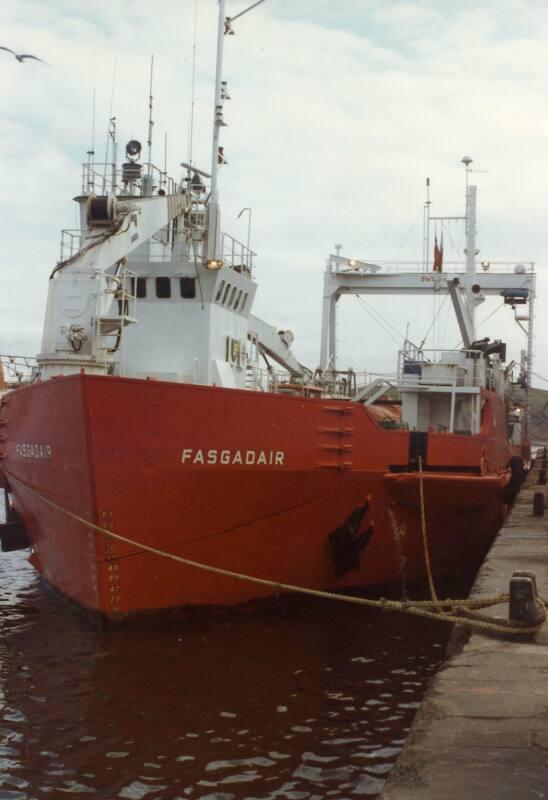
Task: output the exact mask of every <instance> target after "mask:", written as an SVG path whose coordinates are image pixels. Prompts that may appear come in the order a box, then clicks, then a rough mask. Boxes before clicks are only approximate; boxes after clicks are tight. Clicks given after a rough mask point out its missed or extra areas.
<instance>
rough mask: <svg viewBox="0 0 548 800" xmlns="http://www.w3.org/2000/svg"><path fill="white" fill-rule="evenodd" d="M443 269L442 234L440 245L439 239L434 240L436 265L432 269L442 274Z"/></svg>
mask: <svg viewBox="0 0 548 800" xmlns="http://www.w3.org/2000/svg"><path fill="white" fill-rule="evenodd" d="M442 267H443V233H442V234H441V239H440V243H439V245H438V237H437V236H435V238H434V265H433V267H432V269H433V270H434V272H441V271H442Z"/></svg>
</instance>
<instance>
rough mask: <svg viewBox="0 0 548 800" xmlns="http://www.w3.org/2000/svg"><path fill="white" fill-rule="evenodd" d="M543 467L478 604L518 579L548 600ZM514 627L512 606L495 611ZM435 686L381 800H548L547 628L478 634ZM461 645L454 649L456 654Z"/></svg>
mask: <svg viewBox="0 0 548 800" xmlns="http://www.w3.org/2000/svg"><path fill="white" fill-rule="evenodd" d="M540 467H541V461H540V459H539V460H537V462H536V463H535V465H534V466H533V468H532V470H531V472H530V473H529V475H528V477H527V480H526V481H525V483H524V485H523V487H522V489H521V490H520V493H519V495H518V498H517V500H516V502H515V505H514V508H513V510H512V513H511V515H510V516H509V518H508V520H507V521H506V524H505V525H504V527H503V528H502V529H501V531H500V532H499V534H498V536H497V538H496V540H495V542H494V544H493V546H492V548H491V550H490V552H489V554H488V556H487V558H486V560H485V562H484V564H483V566H482V568H481V570H480V572H479V574H478V577H477V579H476V582H475V584H474V588H473V590H472V593H471V596H472V597H481V596H482V595H483V596H496V595H498V594H503V593H507V592H508V585H509V581H510V578H511V576H512V573H513V572H515V571H517V570H528V571H530V572H534V573H535V575H536V580H537V589H538V594H539V595H540V597H542V598H544V600H545V601H546V600H547V598H548V508H547V510H546V513H545V516H534V515H533V496H534V494H535V493H536V492H542V493H543V494H544V498H545V500H546V504H547V506H548V491H547V487H546V486H544V485H539V484H538V480H539V471H540ZM485 613H488V614H489V615H490V616H493V617H495V616H498V617H503V618H505V619H508V606H507V605H499V606H497V607H495V608H493V609H490V610H488V611H486V612H485ZM458 641H459V631H458V630H455V632H454V634H453V637H452V641H451V642H450V650H451V649H453V650H455V651H458V652H457V653H456V654H454V655H452V656H451V657H449V659H448V660H447V661H446V662H445V663H444V665H443V666H442V668H441V669H440V671H439V672H438V673H437V675H436V676H435V678H434V679H433V681H432V684H431V686H430V688H429V690H428V692H427V694H426V696H425V698H424V701H423V703H422V705H421V707H420V709H419V711H418V713H417V716H416V718H415V721H414V723H413V726H412V728H411V731H410V733H409V737H408V739H407V742H406V744H405V746H404V749H403V750H402V752H401V754H400V756H399V758H398V760H397V761H396V765H395V767H394V769H393V771H392V772H391V774H390V776H389V779H388V781H387V783H386V785H385V787H384V790H383V792H382V793H381V796H380V797H381V800H440V798H443V800H528V799H529V798H531V800H532V799H533V798H534V799H535V800H539V798H548V622H547V623H546V624H545V625H544V627H543V628H542V630H541V631H540V632H539V633H537V634H536V635H535V636H534V638H533V639H529V640H523V639H522V640H521V641H503V640H500V639H494V638H489V637H487V636H481V635H479V634H476V633H474V634H472V635H471V636H470V637H469V639H468V641H466V643H465V644H464V646H463V645H462V640H461V644H460V645H457V646H455V645H456V644H457V643H458ZM451 645H453V647H451Z"/></svg>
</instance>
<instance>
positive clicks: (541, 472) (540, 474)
mask: <svg viewBox="0 0 548 800" xmlns="http://www.w3.org/2000/svg"><path fill="white" fill-rule="evenodd" d="M537 483H539V484H544V483H546V470H545V469H539V471H538V481H537Z"/></svg>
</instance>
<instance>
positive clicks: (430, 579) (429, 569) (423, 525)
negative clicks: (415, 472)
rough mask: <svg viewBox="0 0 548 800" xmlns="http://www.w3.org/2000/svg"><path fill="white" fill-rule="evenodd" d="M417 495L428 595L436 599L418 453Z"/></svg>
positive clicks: (420, 458)
mask: <svg viewBox="0 0 548 800" xmlns="http://www.w3.org/2000/svg"><path fill="white" fill-rule="evenodd" d="M419 496H420V507H421V532H422V549H423V551H424V564H425V566H426V575H427V577H428V586H429V587H430V597H431V598H432V600H435V601H437V600H438V595H437V593H436V587H435V586H434V578H433V577H432V565H431V563H430V548H429V546H428V534H427V533H426V513H425V509H424V479H423V474H422V456H421V455H419Z"/></svg>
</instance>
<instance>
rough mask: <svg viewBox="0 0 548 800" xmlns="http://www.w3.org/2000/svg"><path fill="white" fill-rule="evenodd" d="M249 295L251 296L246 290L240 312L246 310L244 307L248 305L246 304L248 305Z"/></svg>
mask: <svg viewBox="0 0 548 800" xmlns="http://www.w3.org/2000/svg"><path fill="white" fill-rule="evenodd" d="M248 296H249V295H248V293H247V292H246V293H245V294H244V299H243V300H242V305H241V306H240V314H241V313H242V311H243V310H244V308H245V307H246V305H247V298H248Z"/></svg>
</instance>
